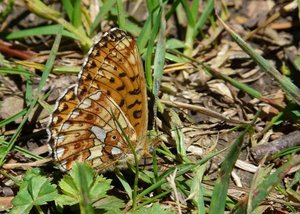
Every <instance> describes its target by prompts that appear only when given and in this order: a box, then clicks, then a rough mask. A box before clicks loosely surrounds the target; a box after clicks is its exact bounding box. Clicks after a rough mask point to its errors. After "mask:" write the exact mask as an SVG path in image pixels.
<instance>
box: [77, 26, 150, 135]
mask: <svg viewBox="0 0 300 214" xmlns="http://www.w3.org/2000/svg"><path fill="white" fill-rule="evenodd" d="M95 90H101V91H103V92H105V93H106V94H107V95H108V96H110V97H112V98H113V99H114V101H115V102H116V103H117V104H118V105H119V106H120V108H121V109H122V111H123V112H124V114H125V115H126V117H127V118H128V120H129V122H130V123H131V124H132V125H133V127H134V128H135V130H136V132H137V135H138V137H139V140H143V139H145V135H146V131H147V125H148V124H147V122H145V121H148V115H147V114H148V109H147V94H146V84H145V78H144V69H143V63H142V60H141V58H140V54H139V52H138V48H137V46H136V44H135V41H134V39H133V38H132V37H131V36H130V35H128V34H127V33H125V32H124V31H121V30H119V29H112V30H111V31H109V32H107V33H106V34H105V35H104V36H103V37H102V38H101V40H100V41H99V42H98V43H96V45H95V46H94V47H93V48H92V49H91V50H90V53H89V56H88V58H87V60H86V63H85V64H84V67H83V69H82V71H81V73H80V76H79V83H78V89H77V93H78V97H79V98H80V97H81V96H82V95H85V94H88V93H91V92H93V91H95Z"/></svg>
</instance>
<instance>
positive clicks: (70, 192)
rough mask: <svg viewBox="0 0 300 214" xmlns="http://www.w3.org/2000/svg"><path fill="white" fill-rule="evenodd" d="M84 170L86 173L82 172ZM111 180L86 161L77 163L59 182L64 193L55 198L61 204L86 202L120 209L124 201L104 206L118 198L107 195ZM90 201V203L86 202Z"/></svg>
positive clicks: (108, 208) (105, 208)
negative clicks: (94, 169) (95, 170)
mask: <svg viewBox="0 0 300 214" xmlns="http://www.w3.org/2000/svg"><path fill="white" fill-rule="evenodd" d="M82 171H83V172H84V173H82ZM110 182H111V181H110V180H108V179H106V178H104V177H103V176H102V175H96V174H95V172H94V171H93V169H92V168H91V167H90V166H89V165H87V164H85V163H83V164H82V163H76V164H75V165H74V167H73V169H72V170H71V172H70V175H66V176H64V177H63V179H62V180H61V181H60V182H59V187H60V188H61V190H62V192H63V194H62V195H60V196H59V197H57V199H56V200H55V202H56V204H58V205H59V206H64V205H74V204H84V206H87V205H89V206H92V207H95V208H98V209H104V210H106V211H108V210H111V209H112V210H118V209H120V208H121V207H123V203H121V202H118V203H114V207H113V206H104V204H107V203H108V202H107V200H108V199H107V197H108V198H110V200H108V201H109V202H111V201H113V200H115V201H117V198H115V197H113V196H107V195H106V194H107V191H108V190H110V189H111V185H110ZM85 203H88V204H85Z"/></svg>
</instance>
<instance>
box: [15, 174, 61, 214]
mask: <svg viewBox="0 0 300 214" xmlns="http://www.w3.org/2000/svg"><path fill="white" fill-rule="evenodd" d="M19 185H20V190H19V192H18V194H17V195H16V197H15V198H14V199H13V200H12V204H13V205H14V207H13V208H12V210H11V213H29V212H30V210H31V209H32V207H33V206H40V205H44V204H46V203H47V202H48V201H53V200H54V199H55V198H57V197H58V192H57V190H56V185H54V184H51V183H50V180H49V179H47V178H46V177H43V176H41V175H40V174H39V171H37V170H31V171H29V172H27V173H26V175H25V176H24V178H23V181H22V182H20V183H19Z"/></svg>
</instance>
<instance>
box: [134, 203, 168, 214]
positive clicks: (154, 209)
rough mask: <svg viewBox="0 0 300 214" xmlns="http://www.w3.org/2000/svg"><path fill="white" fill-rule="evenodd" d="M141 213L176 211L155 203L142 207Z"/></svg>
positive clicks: (161, 213)
mask: <svg viewBox="0 0 300 214" xmlns="http://www.w3.org/2000/svg"><path fill="white" fill-rule="evenodd" d="M138 213H139V214H154V213H159V214H171V213H174V212H172V211H171V210H166V209H163V208H161V207H160V206H159V203H155V204H153V206H152V207H150V208H148V207H142V208H141V209H140V210H139V211H138Z"/></svg>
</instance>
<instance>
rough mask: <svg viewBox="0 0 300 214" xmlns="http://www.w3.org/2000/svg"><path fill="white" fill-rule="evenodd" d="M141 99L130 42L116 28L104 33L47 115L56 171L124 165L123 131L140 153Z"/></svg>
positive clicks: (141, 82) (137, 61)
mask: <svg viewBox="0 0 300 214" xmlns="http://www.w3.org/2000/svg"><path fill="white" fill-rule="evenodd" d="M146 98H147V95H146V88H145V79H144V72H143V66H142V61H141V58H140V55H139V53H138V49H137V46H136V45H135V41H134V39H133V38H132V37H131V36H129V35H128V34H126V33H125V32H123V31H121V30H119V29H113V30H111V31H109V32H108V33H106V34H105V35H104V36H103V37H102V38H101V40H100V41H99V42H97V43H96V44H95V45H94V47H93V48H92V49H91V50H90V52H89V55H88V57H87V59H86V61H85V63H84V64H83V68H82V70H81V72H80V75H79V80H78V84H77V85H76V87H75V88H74V87H71V88H69V89H68V90H67V92H66V93H65V94H64V95H63V96H62V98H60V99H59V100H58V104H57V108H56V110H55V111H54V113H53V114H52V120H51V123H50V126H49V130H50V133H51V139H52V141H53V142H52V146H53V148H52V150H53V153H54V159H55V160H56V161H57V162H58V163H59V164H60V168H62V169H63V170H70V169H71V168H72V166H73V164H74V163H75V161H87V162H88V163H90V164H91V165H92V166H93V167H94V168H96V169H98V170H99V171H101V170H104V169H109V168H111V167H112V166H116V167H123V165H124V163H125V162H127V161H128V160H129V161H130V159H132V151H131V150H130V147H129V145H128V144H127V142H126V141H125V138H124V136H122V131H124V132H125V133H126V135H127V136H128V137H129V139H130V142H131V143H132V145H133V146H134V148H135V150H136V152H137V153H138V154H142V153H143V151H142V150H143V149H144V146H145V135H146V131H147V99H146ZM116 120H117V121H118V122H116ZM119 126H120V127H119Z"/></svg>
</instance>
